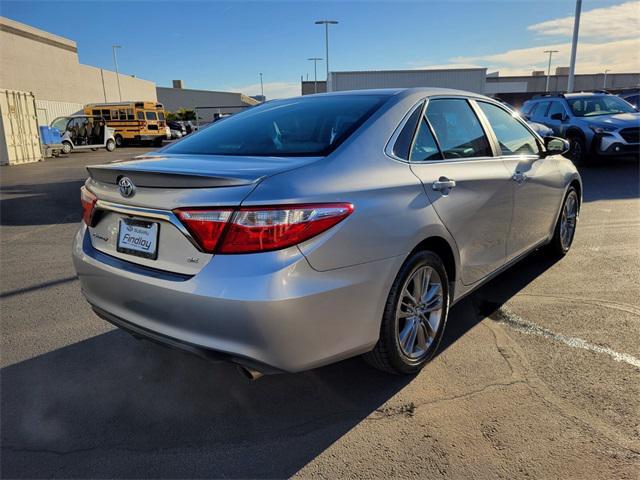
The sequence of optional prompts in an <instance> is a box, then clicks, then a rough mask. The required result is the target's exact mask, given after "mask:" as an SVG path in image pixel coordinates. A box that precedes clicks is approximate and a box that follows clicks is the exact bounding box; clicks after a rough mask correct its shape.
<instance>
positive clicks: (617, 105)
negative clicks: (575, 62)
mask: <svg viewBox="0 0 640 480" xmlns="http://www.w3.org/2000/svg"><path fill="white" fill-rule="evenodd" d="M637 97H638V95H637V93H636V94H635V97H634V95H633V94H629V96H628V97H626V98H628V99H629V100H631V101H634V98H635V101H636V102H637ZM520 111H521V114H522V116H523V117H524V118H525V119H526V120H527V121H529V122H535V123H539V124H542V125H544V126H546V127H548V128H550V129H551V130H552V131H553V135H555V136H558V137H562V138H566V139H567V140H568V141H569V144H570V149H569V152H568V155H569V157H570V158H571V159H572V160H573V161H574V163H576V164H578V165H581V164H587V163H589V162H591V161H593V160H595V159H598V158H600V159H601V158H612V157H622V156H638V155H640V113H639V112H638V110H637V107H635V106H634V105H632V104H631V103H629V102H628V101H626V99H622V98H620V97H618V96H616V95H612V94H610V93H607V92H604V91H598V92H579V93H565V94H562V93H560V94H545V95H538V96H536V97H534V98H532V99H531V100H527V101H526V102H524V104H523V105H522V108H521V110H520Z"/></svg>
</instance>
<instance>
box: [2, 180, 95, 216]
mask: <svg viewBox="0 0 640 480" xmlns="http://www.w3.org/2000/svg"><path fill="white" fill-rule="evenodd" d="M83 184H84V180H77V181H67V182H50V183H37V184H31V185H3V186H2V188H1V189H0V193H2V196H3V197H4V198H2V200H0V224H1V225H3V226H29V225H31V226H34V225H51V224H64V223H76V222H79V221H80V216H81V209H80V187H81V186H82V185H83ZM7 197H8V198H7Z"/></svg>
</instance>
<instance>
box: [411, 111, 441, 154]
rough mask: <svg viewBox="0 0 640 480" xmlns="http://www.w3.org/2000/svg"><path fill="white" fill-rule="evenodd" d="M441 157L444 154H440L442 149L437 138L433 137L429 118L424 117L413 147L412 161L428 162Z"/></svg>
mask: <svg viewBox="0 0 640 480" xmlns="http://www.w3.org/2000/svg"><path fill="white" fill-rule="evenodd" d="M441 159H442V155H440V150H438V145H437V144H436V140H435V138H433V134H432V133H431V129H430V128H429V124H428V123H427V119H426V118H425V117H422V119H421V121H420V127H419V128H418V133H417V135H416V139H415V140H414V142H413V147H412V148H411V157H410V160H411V161H412V162H426V161H429V160H441Z"/></svg>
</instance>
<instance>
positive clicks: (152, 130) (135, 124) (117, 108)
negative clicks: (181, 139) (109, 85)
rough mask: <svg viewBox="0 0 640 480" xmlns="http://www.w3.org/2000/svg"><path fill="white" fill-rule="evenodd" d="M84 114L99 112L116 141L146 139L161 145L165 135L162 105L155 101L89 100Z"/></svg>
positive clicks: (144, 140) (96, 113)
mask: <svg viewBox="0 0 640 480" xmlns="http://www.w3.org/2000/svg"><path fill="white" fill-rule="evenodd" d="M84 113H85V115H94V116H95V115H97V116H101V117H102V118H104V119H105V120H106V121H107V126H108V127H110V128H113V129H114V130H115V133H114V138H115V140H116V145H117V146H118V147H121V146H122V145H124V144H125V143H126V142H137V143H142V142H150V143H153V144H154V145H162V140H163V139H165V138H167V137H166V135H167V133H166V130H165V127H166V121H165V115H164V107H163V105H162V104H161V103H157V102H114V103H90V104H89V105H86V106H85V107H84Z"/></svg>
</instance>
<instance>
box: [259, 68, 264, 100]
mask: <svg viewBox="0 0 640 480" xmlns="http://www.w3.org/2000/svg"><path fill="white" fill-rule="evenodd" d="M260 97H261V98H262V103H264V84H263V83H262V72H260Z"/></svg>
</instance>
